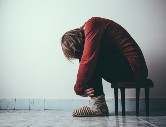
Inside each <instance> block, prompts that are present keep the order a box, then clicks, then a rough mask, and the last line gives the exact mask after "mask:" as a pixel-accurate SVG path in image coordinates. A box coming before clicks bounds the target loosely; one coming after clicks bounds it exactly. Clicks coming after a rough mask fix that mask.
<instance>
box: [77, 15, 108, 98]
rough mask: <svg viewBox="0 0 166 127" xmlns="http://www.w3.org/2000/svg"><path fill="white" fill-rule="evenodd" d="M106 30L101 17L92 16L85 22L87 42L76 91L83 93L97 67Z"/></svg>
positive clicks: (78, 93) (79, 93)
mask: <svg viewBox="0 0 166 127" xmlns="http://www.w3.org/2000/svg"><path fill="white" fill-rule="evenodd" d="M104 30H105V23H104V22H102V21H101V19H100V18H97V17H95V18H91V19H89V20H88V21H87V22H86V24H85V30H84V33H85V44H84V51H83V55H82V58H81V61H80V65H79V69H78V73H77V80H76V84H75V86H74V91H75V92H76V94H77V95H83V94H84V90H85V85H86V83H87V82H88V81H89V80H90V78H91V77H92V75H93V72H94V70H95V67H96V63H97V59H98V55H99V49H100V42H101V38H102V35H103V33H104Z"/></svg>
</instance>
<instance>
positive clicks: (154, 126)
mask: <svg viewBox="0 0 166 127" xmlns="http://www.w3.org/2000/svg"><path fill="white" fill-rule="evenodd" d="M137 119H139V120H141V121H144V122H145V123H148V124H149V125H151V126H153V127H158V126H156V125H155V124H152V123H150V122H148V121H146V120H143V119H141V118H139V117H137Z"/></svg>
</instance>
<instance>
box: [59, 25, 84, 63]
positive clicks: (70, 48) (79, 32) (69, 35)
mask: <svg viewBox="0 0 166 127" xmlns="http://www.w3.org/2000/svg"><path fill="white" fill-rule="evenodd" d="M84 42H85V36H84V30H83V28H82V27H81V28H77V29H74V30H70V31H68V32H66V33H65V34H64V35H63V36H62V39H61V46H62V50H63V53H64V55H65V57H66V58H67V59H68V60H69V61H70V60H73V59H80V58H81V56H82V53H83V49H84Z"/></svg>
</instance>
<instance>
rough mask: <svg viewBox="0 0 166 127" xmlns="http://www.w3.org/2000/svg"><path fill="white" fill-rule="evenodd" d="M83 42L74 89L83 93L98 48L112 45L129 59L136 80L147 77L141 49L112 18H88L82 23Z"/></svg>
mask: <svg viewBox="0 0 166 127" xmlns="http://www.w3.org/2000/svg"><path fill="white" fill-rule="evenodd" d="M84 34H85V44H84V51H83V55H82V58H81V61H80V65H79V69H78V74H77V81H76V84H75V86H74V90H75V92H76V94H77V95H83V94H84V90H85V84H86V83H87V82H88V81H89V80H90V78H91V77H92V75H93V72H94V70H95V67H96V63H97V60H98V56H99V53H100V52H99V51H100V50H106V49H108V48H110V50H111V48H112V47H113V46H114V47H115V48H116V50H118V51H119V52H120V53H121V54H122V55H123V56H124V57H126V58H127V60H128V61H129V63H130V65H131V68H132V71H133V74H134V77H135V79H136V80H142V79H145V78H147V76H148V69H147V66H146V62H145V59H144V56H143V54H142V51H141V49H140V48H139V46H138V45H137V43H136V42H135V40H134V39H133V38H132V37H131V36H130V34H129V33H128V32H127V31H126V30H125V29H124V28H123V27H122V26H120V25H119V24H117V23H115V22H114V21H112V20H109V19H104V18H100V17H93V18H91V19H89V20H88V21H87V22H86V23H85V25H84Z"/></svg>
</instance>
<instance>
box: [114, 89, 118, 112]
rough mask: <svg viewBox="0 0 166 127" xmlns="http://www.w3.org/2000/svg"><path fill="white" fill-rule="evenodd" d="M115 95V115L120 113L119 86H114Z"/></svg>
mask: <svg viewBox="0 0 166 127" xmlns="http://www.w3.org/2000/svg"><path fill="white" fill-rule="evenodd" d="M114 96H115V115H118V88H114Z"/></svg>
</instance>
